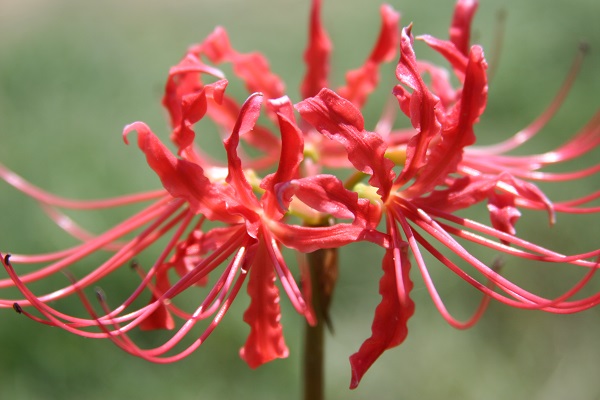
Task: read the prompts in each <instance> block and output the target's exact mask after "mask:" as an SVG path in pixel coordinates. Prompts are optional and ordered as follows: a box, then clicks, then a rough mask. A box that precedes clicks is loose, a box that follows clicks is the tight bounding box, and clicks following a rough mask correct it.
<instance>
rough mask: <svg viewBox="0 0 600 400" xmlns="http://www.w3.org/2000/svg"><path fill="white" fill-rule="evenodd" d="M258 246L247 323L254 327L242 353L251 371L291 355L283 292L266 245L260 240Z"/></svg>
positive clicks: (253, 265) (251, 274) (250, 282)
mask: <svg viewBox="0 0 600 400" xmlns="http://www.w3.org/2000/svg"><path fill="white" fill-rule="evenodd" d="M256 246H257V249H256V255H255V256H254V257H253V262H252V266H251V267H250V278H249V281H248V295H249V296H250V299H251V301H250V306H249V307H248V309H247V310H246V312H245V313H244V321H245V322H246V323H247V324H248V325H250V335H249V336H248V339H247V341H246V344H245V345H244V347H243V348H242V349H241V350H240V357H241V358H242V359H243V360H244V361H246V363H248V365H249V366H250V368H257V367H259V366H261V365H262V364H264V363H266V362H269V361H272V360H274V359H276V358H285V357H287V356H288V354H289V351H288V348H287V346H286V345H285V341H284V339H283V329H282V327H281V323H280V319H281V310H280V306H279V290H278V289H277V286H276V285H275V272H274V267H273V264H272V262H271V261H270V259H269V256H268V252H267V250H266V248H265V246H266V245H265V243H264V241H263V240H260V241H259V243H258V244H256Z"/></svg>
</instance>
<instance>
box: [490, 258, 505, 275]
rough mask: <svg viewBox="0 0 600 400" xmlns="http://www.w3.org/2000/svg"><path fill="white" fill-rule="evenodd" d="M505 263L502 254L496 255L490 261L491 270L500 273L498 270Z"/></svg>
mask: <svg viewBox="0 0 600 400" xmlns="http://www.w3.org/2000/svg"><path fill="white" fill-rule="evenodd" d="M505 264H506V261H505V260H504V258H503V257H502V256H498V257H496V258H495V259H494V261H493V262H492V271H494V272H496V273H500V270H501V269H502V267H504V265H505Z"/></svg>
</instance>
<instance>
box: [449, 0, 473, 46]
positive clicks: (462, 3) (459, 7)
mask: <svg viewBox="0 0 600 400" xmlns="http://www.w3.org/2000/svg"><path fill="white" fill-rule="evenodd" d="M478 5H479V2H478V1H477V0H459V1H458V2H457V3H456V6H455V7H454V15H453V16H452V24H451V25H450V41H451V42H452V43H454V46H456V48H457V49H458V50H459V51H460V52H461V53H463V54H464V55H465V56H466V55H467V54H468V53H469V47H470V42H471V21H472V20H473V16H474V15H475V12H476V11H477V6H478Z"/></svg>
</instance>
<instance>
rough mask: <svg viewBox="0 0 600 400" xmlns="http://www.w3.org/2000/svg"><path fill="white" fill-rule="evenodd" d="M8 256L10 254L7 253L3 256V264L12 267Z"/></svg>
mask: <svg viewBox="0 0 600 400" xmlns="http://www.w3.org/2000/svg"><path fill="white" fill-rule="evenodd" d="M10 257H11V255H10V254H7V255H5V256H4V264H6V265H7V266H9V267H12V265H10Z"/></svg>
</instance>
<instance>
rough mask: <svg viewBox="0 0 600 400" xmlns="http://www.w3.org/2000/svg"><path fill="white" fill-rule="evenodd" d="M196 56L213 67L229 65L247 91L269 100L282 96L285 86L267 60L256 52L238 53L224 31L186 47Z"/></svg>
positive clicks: (219, 28)
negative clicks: (205, 58) (228, 63)
mask: <svg viewBox="0 0 600 400" xmlns="http://www.w3.org/2000/svg"><path fill="white" fill-rule="evenodd" d="M188 51H189V53H191V54H194V55H196V56H197V57H201V56H206V57H208V59H209V60H210V61H212V62H213V63H215V64H221V63H225V62H230V63H231V64H232V65H233V71H234V73H235V74H236V75H237V76H238V77H239V78H241V79H242V80H243V81H244V83H245V84H246V88H247V89H248V92H250V93H254V92H262V93H264V94H265V96H267V97H269V98H278V97H281V96H283V94H284V92H285V85H284V84H283V81H282V80H281V79H280V78H279V77H278V76H277V75H275V74H274V73H273V72H272V71H271V69H270V67H269V63H268V62H267V60H266V58H265V57H264V56H263V55H262V54H259V53H239V52H238V51H236V50H235V49H234V48H233V47H232V46H231V43H230V42H229V37H228V35H227V31H225V29H223V28H222V27H217V28H215V30H214V31H213V32H212V33H211V34H210V35H209V36H208V37H207V38H206V40H204V41H203V42H202V43H200V44H197V45H194V46H192V47H190V48H189V50H188Z"/></svg>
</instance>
